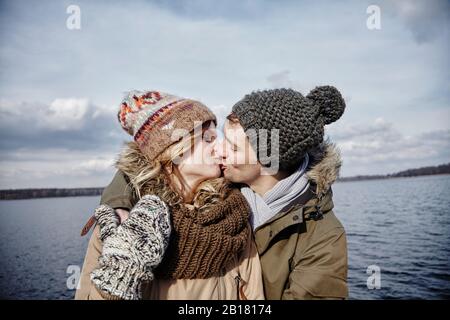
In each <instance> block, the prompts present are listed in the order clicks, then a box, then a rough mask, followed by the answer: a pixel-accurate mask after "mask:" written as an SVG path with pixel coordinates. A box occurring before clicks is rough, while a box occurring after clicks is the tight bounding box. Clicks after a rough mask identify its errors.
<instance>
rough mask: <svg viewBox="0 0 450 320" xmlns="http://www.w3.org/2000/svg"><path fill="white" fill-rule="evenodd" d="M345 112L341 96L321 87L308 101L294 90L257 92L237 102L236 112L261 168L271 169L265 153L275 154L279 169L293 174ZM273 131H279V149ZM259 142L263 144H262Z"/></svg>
mask: <svg viewBox="0 0 450 320" xmlns="http://www.w3.org/2000/svg"><path fill="white" fill-rule="evenodd" d="M344 110H345V101H344V99H343V98H342V96H341V94H340V92H339V91H338V90H337V89H336V88H335V87H332V86H320V87H316V88H315V89H314V90H312V91H311V92H310V93H309V94H308V95H307V96H306V97H304V96H303V95H302V94H301V93H300V92H298V91H295V90H292V89H272V90H264V91H257V92H253V93H251V94H248V95H246V96H245V97H244V98H243V99H242V100H240V101H239V102H237V103H236V104H235V105H234V106H233V110H232V111H233V113H234V114H235V115H236V117H237V118H238V119H239V122H240V124H241V125H242V127H243V128H244V130H245V131H246V133H247V136H248V137H249V140H250V143H251V145H252V147H253V149H254V150H255V151H256V153H257V155H258V159H259V160H260V162H261V164H262V165H264V166H268V165H270V163H267V161H261V153H262V152H263V151H264V153H263V155H264V156H266V155H267V156H270V151H271V150H272V151H274V152H278V154H279V168H280V169H281V170H288V171H290V170H293V169H295V168H296V167H298V166H299V165H300V163H301V160H302V159H303V157H304V155H305V153H306V152H307V151H308V150H309V149H310V148H312V147H315V146H317V145H318V144H320V143H321V142H322V141H323V136H324V126H325V125H326V124H330V123H333V122H334V121H336V120H338V119H339V118H340V117H341V116H342V114H343V113H344ZM249 129H254V130H249ZM260 129H266V130H267V131H266V132H267V136H264V137H263V136H261V133H260ZM272 129H279V131H278V134H279V145H278V146H274V147H273V148H272V146H271V130H272ZM247 130H249V131H247ZM258 139H259V140H263V141H260V143H258ZM266 141H267V144H266V143H265V142H266ZM265 149H268V150H265Z"/></svg>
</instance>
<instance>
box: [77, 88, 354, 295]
mask: <svg viewBox="0 0 450 320" xmlns="http://www.w3.org/2000/svg"><path fill="white" fill-rule="evenodd" d="M344 109H345V102H344V100H343V98H342V96H341V94H340V93H339V91H338V90H337V89H336V88H334V87H331V86H321V87H317V88H315V89H314V90H312V91H311V92H310V93H309V94H308V95H307V96H303V95H302V94H301V93H299V92H297V91H294V90H291V89H273V90H265V91H257V92H253V93H251V94H248V95H246V96H245V97H244V98H243V99H242V100H240V101H239V102H237V103H236V104H235V105H234V106H233V108H232V111H231V113H230V114H229V115H228V117H227V119H226V122H225V125H224V132H223V134H224V139H223V141H221V142H219V141H217V140H216V136H217V132H216V127H215V126H216V117H215V115H214V114H213V113H212V112H211V110H209V109H208V108H207V107H206V106H205V105H203V104H202V103H200V102H198V101H194V100H191V99H184V98H180V97H176V96H173V95H170V94H165V93H162V92H157V91H149V92H138V91H133V92H130V93H128V94H127V95H126V97H125V99H124V100H123V102H122V104H121V106H120V110H119V113H118V119H119V122H120V124H121V126H122V127H123V128H124V129H125V130H126V131H127V132H128V133H129V134H130V135H132V136H133V137H134V141H133V142H129V143H128V144H127V145H126V147H125V149H124V150H123V151H122V153H121V154H120V156H119V158H118V160H117V162H116V167H117V169H118V171H117V173H116V175H115V177H114V179H113V180H112V182H111V183H110V184H109V186H107V188H106V189H105V190H104V192H103V194H102V199H101V205H100V206H99V207H98V208H97V209H96V211H95V214H94V217H93V218H91V219H90V221H89V222H88V224H87V226H86V227H85V229H84V231H85V232H87V230H88V229H89V228H90V226H91V225H92V224H93V223H94V222H95V221H96V222H97V225H96V227H95V228H94V232H93V234H92V236H91V239H90V241H89V244H88V249H87V253H86V257H85V261H84V266H83V270H82V274H81V279H80V283H79V289H78V290H77V292H76V296H75V298H76V299H344V298H346V297H347V295H348V290H347V243H346V235H345V231H344V228H343V226H342V225H341V223H340V222H339V220H338V219H337V218H336V216H335V215H334V213H333V201H332V190H331V185H332V184H333V182H334V181H335V180H336V179H337V177H338V173H339V169H340V166H341V159H340V156H339V152H338V150H337V149H336V147H335V146H334V145H333V144H331V143H329V142H328V141H324V126H325V125H327V124H330V123H332V122H334V121H336V120H338V119H339V118H340V117H341V115H342V114H343V112H344ZM94 218H95V219H94Z"/></svg>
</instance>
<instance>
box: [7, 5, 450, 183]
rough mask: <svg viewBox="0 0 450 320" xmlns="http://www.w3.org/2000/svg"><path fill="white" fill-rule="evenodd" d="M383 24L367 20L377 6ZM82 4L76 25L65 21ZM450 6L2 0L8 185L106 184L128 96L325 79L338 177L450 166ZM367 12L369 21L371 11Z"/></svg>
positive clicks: (212, 100) (217, 102)
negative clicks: (338, 98) (340, 109)
mask: <svg viewBox="0 0 450 320" xmlns="http://www.w3.org/2000/svg"><path fill="white" fill-rule="evenodd" d="M371 4H374V5H377V6H378V7H379V8H380V27H381V28H380V29H369V28H368V27H367V20H368V18H370V16H371V14H372V12H370V13H367V8H368V6H369V5H371ZM70 5H77V6H78V7H79V8H80V12H81V20H80V21H81V25H80V26H81V28H80V29H70V28H68V27H67V19H68V18H69V16H70V13H69V14H68V13H67V8H68V7H69V6H70ZM449 9H450V5H449V2H448V1H402V0H400V1H395V2H393V1H367V2H366V1H339V2H338V1H308V2H306V1H270V2H269V1H256V0H254V1H250V0H248V1H242V0H240V1H238V0H236V1H221V2H220V3H219V2H218V1H206V0H191V1H178V0H175V1H163V0H160V1H133V2H132V3H131V1H127V2H125V1H123V2H119V1H95V2H94V1H39V2H31V1H20V0H19V1H0V130H1V131H0V134H1V139H0V189H7V188H26V187H88V186H104V185H106V184H107V183H108V182H109V181H110V179H111V178H112V175H113V173H114V168H113V162H114V159H115V157H116V154H117V153H118V152H119V150H120V148H121V146H122V144H123V142H124V141H127V140H130V137H129V136H127V135H126V134H125V132H123V131H122V129H121V128H120V126H119V125H118V123H117V120H116V112H117V108H118V104H119V102H120V100H121V98H122V95H123V92H124V91H126V90H131V89H158V90H161V91H166V92H170V93H174V94H177V95H181V96H186V97H191V98H196V99H199V100H201V101H203V102H204V103H206V104H207V105H209V106H210V107H211V108H212V109H213V110H214V111H215V112H217V114H218V116H219V117H224V116H225V115H226V114H227V112H228V111H229V110H230V108H231V106H232V105H233V103H234V102H236V101H237V100H239V99H240V98H241V97H242V96H243V95H244V94H246V93H249V92H251V91H253V90H255V89H267V88H276V87H292V88H294V89H297V90H299V91H301V92H302V93H304V94H307V93H308V92H309V90H311V89H313V88H314V87H315V86H317V85H326V84H331V85H334V86H336V87H337V88H339V89H340V90H341V92H342V93H343V95H344V97H345V99H346V102H347V110H346V112H345V114H344V116H343V117H342V118H341V119H340V120H339V121H338V122H336V123H335V124H332V125H330V126H328V128H327V134H328V135H329V136H330V138H331V139H332V140H333V141H335V142H336V143H337V144H338V145H339V146H340V148H341V150H342V153H343V158H344V167H343V171H342V175H343V176H352V175H358V174H384V173H390V172H395V171H399V170H403V169H408V168H412V167H420V166H427V165H437V164H441V163H446V162H450V94H449V91H450V77H449V70H450V68H449V62H450V61H449V57H450V55H449V49H450V44H449V39H450V37H449V21H450V19H449V13H450V10H449ZM371 21H372V20H371Z"/></svg>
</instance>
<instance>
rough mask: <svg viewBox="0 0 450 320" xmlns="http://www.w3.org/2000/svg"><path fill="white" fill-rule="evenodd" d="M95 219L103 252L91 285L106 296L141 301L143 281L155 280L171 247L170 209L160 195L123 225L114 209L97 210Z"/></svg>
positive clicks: (147, 200) (144, 203)
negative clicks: (158, 268) (168, 248)
mask: <svg viewBox="0 0 450 320" xmlns="http://www.w3.org/2000/svg"><path fill="white" fill-rule="evenodd" d="M95 217H96V218H97V221H98V222H99V226H100V238H101V239H102V241H103V251H102V255H101V256H100V258H99V268H97V269H95V270H94V271H93V272H92V273H91V280H92V282H93V283H94V284H95V285H96V286H97V288H98V289H99V290H100V291H101V292H103V293H106V294H107V295H110V296H113V297H116V298H119V299H125V300H138V299H142V292H141V285H142V282H143V281H150V280H153V270H154V268H156V267H157V266H158V265H159V263H160V262H161V260H162V258H163V256H164V252H165V250H166V248H167V246H168V244H169V236H170V232H171V226H170V214H169V208H168V207H167V205H166V204H165V203H164V202H163V201H162V200H161V199H159V198H158V197H157V196H153V195H146V196H144V197H142V199H141V200H139V202H138V203H137V204H136V205H135V206H134V207H133V209H131V212H130V216H129V218H128V219H127V220H125V222H124V223H122V224H120V225H119V223H118V219H117V216H116V215H115V213H114V209H112V208H111V207H109V206H106V205H102V206H99V207H98V208H97V209H96V211H95Z"/></svg>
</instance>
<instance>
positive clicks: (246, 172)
mask: <svg viewBox="0 0 450 320" xmlns="http://www.w3.org/2000/svg"><path fill="white" fill-rule="evenodd" d="M216 154H217V156H218V157H219V159H220V160H221V167H222V171H223V175H224V177H225V178H226V179H228V180H230V181H232V182H235V183H245V184H249V183H250V182H252V181H254V180H255V179H256V178H258V177H259V176H260V174H261V164H260V163H259V162H258V159H257V156H256V152H255V151H254V150H253V148H252V147H251V145H250V142H249V140H248V138H247V136H246V134H245V132H244V129H243V128H242V126H241V125H240V124H239V123H234V122H231V121H230V120H226V122H225V126H224V139H223V141H222V143H218V144H217V150H216Z"/></svg>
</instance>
